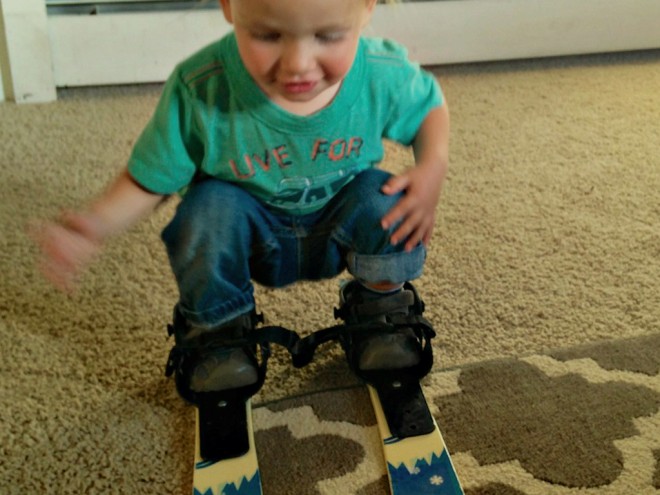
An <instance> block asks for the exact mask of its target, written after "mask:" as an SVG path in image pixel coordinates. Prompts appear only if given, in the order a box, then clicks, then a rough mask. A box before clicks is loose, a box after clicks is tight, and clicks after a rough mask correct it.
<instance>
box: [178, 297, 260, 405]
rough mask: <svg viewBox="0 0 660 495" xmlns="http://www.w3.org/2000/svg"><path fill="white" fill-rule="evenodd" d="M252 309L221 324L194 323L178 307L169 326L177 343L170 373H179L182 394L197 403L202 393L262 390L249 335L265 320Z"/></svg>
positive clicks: (253, 347) (257, 362) (179, 385)
mask: <svg viewBox="0 0 660 495" xmlns="http://www.w3.org/2000/svg"><path fill="white" fill-rule="evenodd" d="M261 320H262V319H261V317H260V315H257V314H256V313H255V311H254V310H253V311H250V312H249V313H246V314H244V315H241V316H239V317H237V318H234V319H233V320H231V321H229V322H227V323H224V324H222V325H220V326H217V327H202V326H198V325H193V324H190V323H189V322H188V321H186V319H185V318H184V317H183V316H182V315H181V313H180V312H179V311H178V308H175V310H174V324H173V325H171V326H170V327H169V332H170V335H172V334H173V335H174V338H175V346H174V348H173V349H172V351H171V352H170V357H169V359H168V364H167V370H166V374H167V375H168V376H171V375H172V374H173V373H174V375H175V381H176V387H177V391H178V392H179V395H181V397H183V398H184V399H185V400H187V401H188V402H192V403H194V404H196V403H197V402H198V401H197V396H198V394H199V393H204V392H218V391H221V390H229V389H237V388H246V387H247V388H252V387H256V390H258V389H259V387H260V386H261V383H262V382H263V376H262V375H263V374H264V370H262V369H261V367H260V365H259V361H258V359H257V356H256V352H255V351H256V349H255V346H254V345H250V344H248V343H247V339H246V337H247V336H248V335H249V334H250V333H251V332H253V331H254V330H255V328H256V325H257V324H258V323H259V322H261Z"/></svg>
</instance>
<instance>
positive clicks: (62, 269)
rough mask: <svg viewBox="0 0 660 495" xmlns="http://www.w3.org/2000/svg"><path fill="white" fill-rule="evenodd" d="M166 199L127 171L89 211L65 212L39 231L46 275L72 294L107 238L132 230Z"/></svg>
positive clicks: (60, 287) (38, 240)
mask: <svg viewBox="0 0 660 495" xmlns="http://www.w3.org/2000/svg"><path fill="white" fill-rule="evenodd" d="M162 200H163V196H161V195H158V194H153V193H150V192H148V191H146V190H145V189H143V188H142V187H141V186H139V185H138V184H137V183H136V182H135V181H134V180H133V178H132V177H131V176H130V175H129V173H128V170H124V171H123V172H122V173H121V174H120V175H119V177H118V178H117V179H116V180H115V181H114V182H113V183H112V184H111V185H110V187H109V188H108V189H107V190H106V192H105V193H103V194H102V195H101V196H100V197H98V198H97V199H96V200H94V201H93V202H92V203H91V204H90V205H89V206H88V207H87V208H85V209H83V210H81V211H77V212H65V213H64V214H63V215H62V216H61V218H60V219H59V221H57V222H49V223H46V224H44V225H41V226H39V227H38V229H35V232H34V237H35V238H36V240H37V243H38V244H39V246H40V247H41V252H42V258H41V268H42V272H43V273H44V275H45V276H46V278H48V279H49V280H50V281H51V282H52V283H53V284H54V285H55V286H56V287H58V288H59V289H61V290H64V291H71V290H72V289H73V288H74V287H75V283H76V280H77V278H78V276H79V274H80V273H81V271H82V270H83V268H84V267H85V266H86V265H87V264H88V263H89V262H90V261H91V260H92V258H93V257H94V256H95V255H96V254H97V253H98V252H99V251H100V249H101V247H102V244H103V242H104V241H105V239H107V238H108V237H109V236H111V235H114V234H118V233H121V232H123V231H125V230H126V229H128V228H129V227H130V226H132V225H133V224H135V223H136V222H137V221H138V220H140V219H141V218H143V217H144V216H146V215H147V214H148V213H150V212H151V211H153V209H154V208H155V207H156V206H157V205H158V204H159V203H160V202H161V201H162Z"/></svg>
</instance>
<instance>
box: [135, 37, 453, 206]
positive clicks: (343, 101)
mask: <svg viewBox="0 0 660 495" xmlns="http://www.w3.org/2000/svg"><path fill="white" fill-rule="evenodd" d="M442 103H443V96H442V92H441V90H440V87H439V86H438V84H437V82H436V80H435V78H434V77H433V76H432V75H430V74H428V73H426V72H424V71H423V70H421V69H420V67H419V65H417V64H414V63H411V62H410V61H408V59H407V54H406V51H405V49H404V48H402V47H401V46H399V45H397V44H395V43H393V42H391V41H386V40H382V39H375V38H362V39H361V40H360V43H359V46H358V50H357V56H356V59H355V61H354V63H353V66H352V67H351V69H350V71H349V72H348V74H347V76H346V78H345V80H344V81H343V82H342V86H341V88H340V89H339V91H338V93H337V95H336V96H335V98H334V100H333V101H332V102H331V103H330V105H328V106H327V107H326V108H324V109H322V110H320V111H319V112H317V113H315V114H313V115H311V116H298V115H294V114H291V113H289V112H287V111H285V110H284V109H282V108H280V107H279V106H277V105H276V104H274V103H273V102H271V101H270V100H269V99H268V97H267V96H266V95H265V94H264V93H263V92H262V91H261V90H260V89H259V87H258V86H257V85H256V84H255V82H254V81H253V79H252V78H251V76H250V75H249V74H248V72H247V70H246V69H245V67H244V65H243V63H242V61H241V59H240V57H239V54H238V49H237V46H236V39H235V36H234V35H233V33H232V34H229V35H227V36H225V37H224V38H222V39H221V40H219V41H217V42H215V43H213V44H211V45H209V46H207V47H206V48H204V49H202V50H200V51H199V52H198V53H196V54H195V55H193V56H192V57H190V58H189V59H187V60H185V61H184V62H182V63H181V64H179V65H178V66H177V68H176V69H175V71H174V72H173V73H172V75H171V76H170V77H169V79H168V81H167V83H166V84H165V87H164V90H163V94H162V96H161V99H160V102H159V103H158V106H157V108H156V110H155V113H154V115H153V116H152V118H151V120H150V121H149V123H148V124H147V126H146V128H145V129H144V131H143V132H142V134H141V136H140V138H139V139H138V141H137V143H136V145H135V148H134V149H133V153H132V155H131V157H130V160H129V164H128V167H129V172H130V174H131V175H132V177H133V178H134V179H135V180H136V181H137V182H138V183H140V184H141V185H142V186H143V187H145V188H146V189H148V190H150V191H152V192H155V193H159V194H172V193H175V192H181V191H184V190H185V189H186V188H187V186H188V185H189V184H190V183H191V182H192V181H193V180H196V179H198V178H201V177H204V176H212V177H216V178H218V179H221V180H225V181H229V182H232V183H234V184H236V185H238V186H240V187H242V188H245V189H246V190H247V191H249V192H250V193H252V194H253V195H254V196H256V197H257V198H259V199H260V200H261V201H263V202H265V203H267V204H268V205H270V206H271V207H273V208H276V209H278V210H280V211H284V212H287V213H290V214H296V215H301V214H306V213H311V212H314V211H316V210H318V209H320V208H321V207H323V206H324V205H325V204H326V203H327V202H328V201H329V200H330V198H332V196H333V195H334V194H335V193H336V192H337V191H338V190H339V189H341V187H343V186H344V185H345V184H347V183H348V182H349V181H350V180H351V179H352V178H353V177H355V175H356V174H358V173H359V172H361V171H363V170H365V169H368V168H371V167H375V166H377V165H378V163H379V162H380V161H381V160H382V158H383V143H382V140H383V138H386V139H391V140H394V141H397V142H399V143H401V144H404V145H409V144H410V143H411V142H412V141H413V139H414V138H415V135H416V134H417V130H418V129H419V126H420V124H421V123H422V121H423V120H424V118H425V117H426V115H427V113H428V112H429V110H431V109H432V108H434V107H436V106H440V105H442Z"/></svg>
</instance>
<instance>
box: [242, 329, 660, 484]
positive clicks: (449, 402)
mask: <svg viewBox="0 0 660 495" xmlns="http://www.w3.org/2000/svg"><path fill="white" fill-rule="evenodd" d="M425 391H426V394H427V396H428V399H429V401H430V402H431V407H432V412H433V414H434V416H435V417H436V419H437V421H438V423H439V425H440V429H441V430H442V431H443V433H444V437H445V441H446V443H447V445H448V447H449V449H450V451H451V452H452V455H453V460H454V463H455V465H456V468H457V470H458V472H459V476H460V477H461V479H462V482H463V484H464V487H465V489H466V494H467V495H496V494H497V495H554V494H557V495H569V494H578V493H579V494H585V495H586V494H593V495H608V494H612V495H615V494H616V495H642V494H652V493H658V490H660V334H657V335H651V336H645V337H640V338H633V339H626V340H621V341H614V342H607V343H603V344H599V345H591V346H588V347H580V348H573V349H569V350H564V351H558V352H553V353H549V354H547V355H532V356H528V357H525V358H519V359H504V360H496V361H488V362H483V363H478V364H473V365H470V366H466V367H461V368H458V369H455V370H451V371H438V372H435V373H432V374H431V375H430V376H429V377H427V379H426V380H425ZM254 417H255V425H256V430H257V443H258V448H259V457H260V463H261V466H262V477H263V482H264V488H265V490H266V492H267V493H271V494H290V495H311V494H328V495H329V494H346V493H351V494H356V495H381V494H383V495H384V494H387V493H388V485H387V479H386V477H385V471H384V467H383V464H382V462H383V461H382V457H381V454H380V450H379V448H380V447H379V438H378V433H377V431H376V426H375V418H374V416H373V414H372V412H371V410H370V406H369V397H368V394H367V392H366V389H365V388H364V387H362V386H356V387H350V388H344V389H340V390H332V391H325V392H318V393H314V394H309V395H305V396H301V397H297V398H291V399H284V400H281V401H277V402H274V403H270V404H266V405H262V406H260V407H256V408H255V410H254Z"/></svg>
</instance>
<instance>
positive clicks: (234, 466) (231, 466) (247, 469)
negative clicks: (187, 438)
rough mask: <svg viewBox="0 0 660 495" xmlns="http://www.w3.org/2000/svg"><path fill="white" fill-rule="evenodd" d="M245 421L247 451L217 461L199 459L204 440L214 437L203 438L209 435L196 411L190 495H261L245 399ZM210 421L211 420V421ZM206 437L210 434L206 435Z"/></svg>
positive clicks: (250, 424)
mask: <svg viewBox="0 0 660 495" xmlns="http://www.w3.org/2000/svg"><path fill="white" fill-rule="evenodd" d="M200 413H201V414H200ZM211 414H212V411H211ZM245 418H246V422H247V424H246V426H247V428H246V433H247V442H248V443H247V451H245V452H244V453H243V454H242V455H238V456H236V457H231V458H226V459H220V460H217V461H212V460H205V459H204V457H203V456H202V452H203V447H202V446H203V444H204V443H205V442H206V441H207V440H211V441H213V440H216V439H217V438H214V439H207V438H205V437H204V435H206V434H207V433H209V431H207V428H206V427H205V425H204V421H205V418H204V411H203V410H202V411H200V409H197V408H196V421H195V431H196V434H195V469H194V472H193V491H192V493H193V495H262V490H261V476H260V474H259V463H258V460H257V451H256V448H255V442H254V430H253V426H252V406H251V401H250V400H249V399H248V400H247V401H246V402H245ZM211 421H213V420H212V419H211ZM206 426H208V425H206ZM210 435H213V433H212V432H210Z"/></svg>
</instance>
